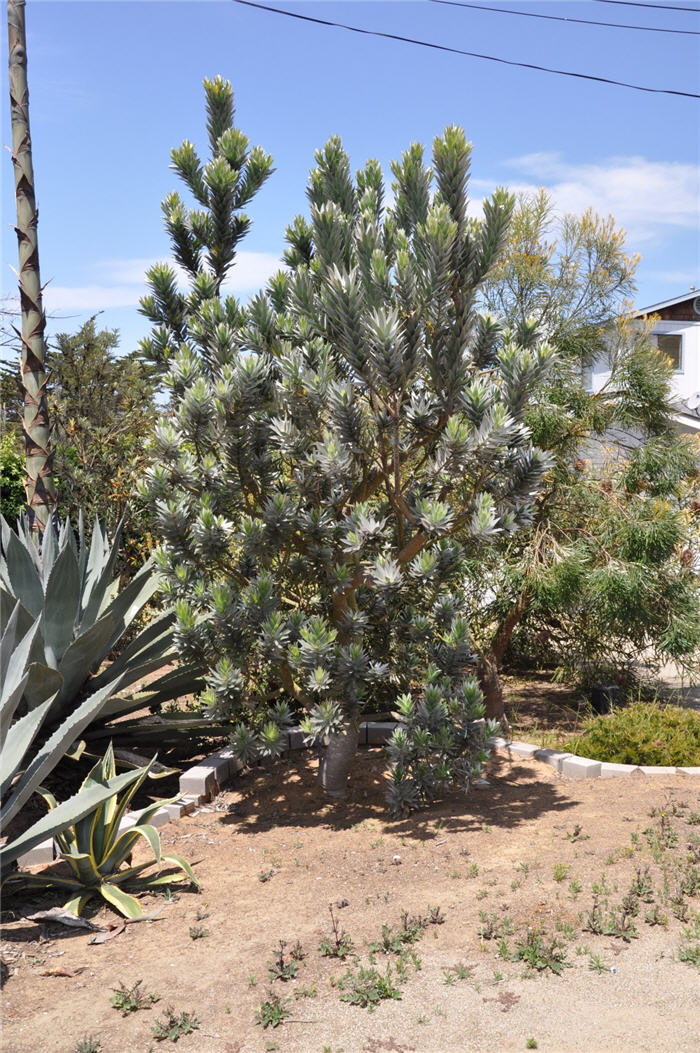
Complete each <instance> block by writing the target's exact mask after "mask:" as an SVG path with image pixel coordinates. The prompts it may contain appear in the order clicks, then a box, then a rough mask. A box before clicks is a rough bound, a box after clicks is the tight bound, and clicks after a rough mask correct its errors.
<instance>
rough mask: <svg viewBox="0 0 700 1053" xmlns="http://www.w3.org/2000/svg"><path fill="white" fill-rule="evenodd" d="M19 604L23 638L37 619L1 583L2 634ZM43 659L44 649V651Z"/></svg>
mask: <svg viewBox="0 0 700 1053" xmlns="http://www.w3.org/2000/svg"><path fill="white" fill-rule="evenodd" d="M0 562H1V561H0ZM18 604H19V612H18V615H17V635H18V636H23V635H24V634H25V633H28V632H29V630H30V629H31V628H32V626H33V625H34V624H35V621H36V619H35V618H32V616H31V614H30V613H29V611H28V610H27V609H26V607H24V606H23V605H22V602H21V600H18V599H16V598H15V597H14V596H13V595H12V593H11V592H8V590H7V589H6V588H5V586H4V585H3V584H2V583H0V632H5V630H6V628H7V624H8V622H9V620H10V618H11V617H12V613H13V612H14V609H15V607H16V606H17V605H18ZM42 657H43V649H42Z"/></svg>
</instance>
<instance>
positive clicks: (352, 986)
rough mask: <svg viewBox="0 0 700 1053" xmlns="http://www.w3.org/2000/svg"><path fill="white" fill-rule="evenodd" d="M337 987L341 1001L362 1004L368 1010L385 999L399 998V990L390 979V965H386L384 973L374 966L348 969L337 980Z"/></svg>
mask: <svg viewBox="0 0 700 1053" xmlns="http://www.w3.org/2000/svg"><path fill="white" fill-rule="evenodd" d="M338 987H339V988H340V990H341V992H342V994H341V995H340V1000H341V1002H348V1003H349V1004H350V1005H359V1006H362V1008H363V1009H369V1010H370V1012H371V1011H372V1010H373V1009H374V1008H375V1007H376V1006H377V1005H378V1004H379V1003H380V1002H382V1001H384V1000H385V999H388V998H394V999H400V998H401V991H400V990H399V988H398V987H397V986H396V984H395V983H394V982H393V979H392V970H391V965H387V967H386V972H384V973H380V972H379V970H378V969H375V967H374V966H370V968H368V969H365V968H364V967H363V966H359V967H358V969H357V970H353V969H348V970H347V971H346V972H345V975H344V976H343V977H342V978H341V979H340V980H339V981H338Z"/></svg>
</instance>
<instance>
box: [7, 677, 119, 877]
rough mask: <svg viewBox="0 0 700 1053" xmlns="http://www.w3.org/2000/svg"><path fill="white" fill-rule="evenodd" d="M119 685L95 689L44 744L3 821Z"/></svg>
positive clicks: (26, 771)
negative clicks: (99, 689)
mask: <svg viewBox="0 0 700 1053" xmlns="http://www.w3.org/2000/svg"><path fill="white" fill-rule="evenodd" d="M118 686H119V685H118V681H117V683H115V684H107V686H106V687H103V688H102V690H101V691H96V692H95V694H94V695H90V697H89V698H87V699H86V700H85V701H84V702H83V703H82V705H80V706H78V708H77V709H76V711H75V712H74V713H71V715H70V716H69V717H67V718H66V720H65V721H64V722H63V724H61V725H60V726H59V727H58V728H57V729H56V731H55V732H54V733H53V735H51V737H50V738H49V739H48V741H47V742H45V743H44V744H43V746H42V747H41V749H40V750H39V751H38V752H37V754H36V756H35V757H34V759H33V760H32V761H31V762H30V764H29V765H28V766H27V768H26V769H25V771H24V773H23V774H22V777H21V778H20V780H19V782H18V783H17V785H16V786H15V788H14V790H13V791H12V794H11V796H10V798H9V800H8V801H7V803H6V804H4V805H3V806H2V808H1V809H0V823H2V824H4V823H7V822H9V820H10V819H12V817H13V816H15V815H17V813H18V812H19V810H20V808H21V807H22V806H23V805H24V803H25V802H26V801H27V800H28V798H29V797H30V796H31V794H32V793H33V792H34V790H35V789H36V788H37V786H38V785H39V783H40V782H41V780H42V779H43V777H44V775H46V774H47V773H48V772H50V771H52V770H53V768H54V767H55V765H56V764H57V762H58V760H59V758H60V757H62V756H63V753H64V752H65V749H66V747H67V746H69V745H70V744H71V742H73V741H74V740H75V739H76V737H77V736H78V735H80V733H81V731H82V730H83V728H85V727H86V726H87V725H88V724H89V723H90V721H91V720H92V719H93V717H94V716H95V715H96V714H97V713H99V711H100V709H101V708H102V705H103V704H104V700H105V699H106V698H107V697H108V695H109V694H110V693H111V692H112V691H113V690H115V689H116V688H117V687H118ZM83 814H86V813H83ZM47 836H48V835H47ZM27 851H28V849H27ZM18 854H19V855H21V854H22V853H21V852H19V853H18ZM15 858H16V857H15Z"/></svg>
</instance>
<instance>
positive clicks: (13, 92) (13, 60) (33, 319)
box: [7, 0, 56, 534]
mask: <svg viewBox="0 0 700 1053" xmlns="http://www.w3.org/2000/svg"><path fill="white" fill-rule="evenodd" d="M24 7H25V0H8V4H7V29H8V50H9V58H10V63H9V64H10V112H11V121H12V163H13V165H14V170H15V199H16V202H17V226H16V228H15V229H16V231H17V243H18V248H19V295H20V307H21V313H22V332H21V337H22V365H21V375H22V389H23V391H24V417H23V430H24V439H25V450H26V470H27V478H26V483H25V486H26V491H27V505H28V507H29V516H30V520H31V522H32V527H33V529H34V530H35V531H37V532H38V533H39V534H42V533H43V531H44V527H45V526H46V523H47V522H48V519H49V516H50V515H51V512H52V511H53V509H54V507H55V505H56V488H55V485H54V480H53V466H52V461H53V451H52V449H51V438H50V429H49V413H48V402H47V398H46V382H47V379H48V376H47V372H46V342H45V339H44V330H45V328H46V316H45V314H44V308H43V305H42V295H41V279H40V276H39V246H38V240H37V221H38V216H39V213H38V211H37V208H36V201H35V195H34V169H33V166H32V141H31V136H30V131H29V89H28V86H27V43H26V32H25V24H24Z"/></svg>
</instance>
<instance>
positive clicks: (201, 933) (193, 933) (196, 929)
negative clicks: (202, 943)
mask: <svg viewBox="0 0 700 1053" xmlns="http://www.w3.org/2000/svg"><path fill="white" fill-rule="evenodd" d="M208 935H209V929H205V928H203V926H202V925H190V939H191V940H203V939H204V937H205V936H208Z"/></svg>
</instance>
